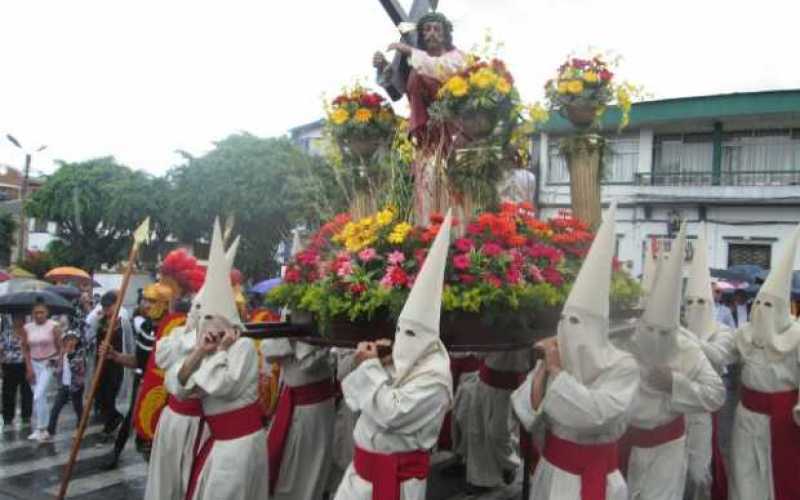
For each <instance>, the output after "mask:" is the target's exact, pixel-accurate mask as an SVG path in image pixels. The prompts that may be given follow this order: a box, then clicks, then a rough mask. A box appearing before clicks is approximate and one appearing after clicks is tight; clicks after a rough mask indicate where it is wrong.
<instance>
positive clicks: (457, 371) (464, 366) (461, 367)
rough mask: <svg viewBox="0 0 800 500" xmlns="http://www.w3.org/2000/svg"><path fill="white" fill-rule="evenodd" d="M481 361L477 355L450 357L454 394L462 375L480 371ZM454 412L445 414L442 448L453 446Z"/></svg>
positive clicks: (440, 438)
mask: <svg viewBox="0 0 800 500" xmlns="http://www.w3.org/2000/svg"><path fill="white" fill-rule="evenodd" d="M480 364H481V362H480V360H479V359H478V358H476V357H475V356H464V357H463V358H453V357H451V358H450V375H452V376H453V394H455V393H456V391H457V390H458V381H459V379H460V378H461V375H463V374H465V373H470V372H474V371H478V367H479V366H480ZM452 420H453V412H451V411H448V412H447V413H446V414H445V416H444V421H443V422H442V428H441V430H440V431H439V441H438V443H437V445H438V446H439V449H440V450H450V449H452V448H453V438H452V436H453V433H452V427H453V423H452Z"/></svg>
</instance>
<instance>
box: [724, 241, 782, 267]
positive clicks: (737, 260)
mask: <svg viewBox="0 0 800 500" xmlns="http://www.w3.org/2000/svg"><path fill="white" fill-rule="evenodd" d="M771 255H772V248H771V246H770V245H753V244H749V243H728V267H731V266H738V265H742V264H754V265H757V266H761V267H763V268H764V269H769V268H770V256H771Z"/></svg>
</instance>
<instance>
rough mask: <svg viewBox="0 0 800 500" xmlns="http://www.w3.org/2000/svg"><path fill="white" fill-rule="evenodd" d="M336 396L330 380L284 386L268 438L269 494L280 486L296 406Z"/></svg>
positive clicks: (315, 402)
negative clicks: (279, 476) (287, 440)
mask: <svg viewBox="0 0 800 500" xmlns="http://www.w3.org/2000/svg"><path fill="white" fill-rule="evenodd" d="M335 395H336V387H335V385H334V384H333V381H332V380H330V379H325V380H321V381H319V382H314V383H313V384H306V385H300V386H297V387H291V386H288V385H286V386H284V387H283V391H281V398H280V399H279V400H278V409H277V410H275V416H274V417H273V418H272V427H270V429H269V435H268V436H267V451H268V452H269V492H270V495H271V494H273V493H274V492H275V486H276V485H277V484H278V475H279V473H280V470H281V461H282V460H283V451H284V448H285V447H286V438H287V436H289V427H291V425H292V415H294V407H295V406H305V405H313V404H317V403H321V402H323V401H326V400H328V399H331V398H333V397H334V396H335Z"/></svg>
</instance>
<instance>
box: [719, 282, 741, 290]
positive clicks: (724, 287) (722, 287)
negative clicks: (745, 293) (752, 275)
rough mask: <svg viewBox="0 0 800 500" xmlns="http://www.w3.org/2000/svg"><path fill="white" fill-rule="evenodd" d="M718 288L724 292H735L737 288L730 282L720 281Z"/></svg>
mask: <svg viewBox="0 0 800 500" xmlns="http://www.w3.org/2000/svg"><path fill="white" fill-rule="evenodd" d="M717 288H719V289H720V290H723V291H724V290H735V289H736V288H737V287H736V285H734V284H733V283H730V282H728V281H725V280H719V281H717Z"/></svg>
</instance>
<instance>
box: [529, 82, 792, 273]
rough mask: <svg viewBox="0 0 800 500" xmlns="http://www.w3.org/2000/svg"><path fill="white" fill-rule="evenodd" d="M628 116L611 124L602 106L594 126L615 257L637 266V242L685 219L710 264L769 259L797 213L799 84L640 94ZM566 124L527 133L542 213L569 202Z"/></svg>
mask: <svg viewBox="0 0 800 500" xmlns="http://www.w3.org/2000/svg"><path fill="white" fill-rule="evenodd" d="M630 117H631V122H630V125H629V126H628V127H627V128H625V129H624V131H623V132H622V133H617V131H616V125H615V124H616V123H618V119H619V111H618V110H614V109H610V110H609V112H608V113H607V114H606V116H605V118H604V123H603V126H602V127H601V130H602V131H603V134H604V136H605V137H606V139H607V140H608V148H607V152H606V153H605V155H604V158H603V166H602V176H603V181H602V200H603V206H604V208H605V207H607V206H608V204H609V203H610V202H611V200H612V199H615V200H617V202H618V204H619V209H618V211H617V233H618V236H617V237H618V258H619V259H620V260H622V261H624V262H626V263H627V264H628V265H629V267H630V268H631V270H632V271H633V273H634V274H635V275H638V274H639V273H641V271H642V263H643V257H644V252H645V243H646V242H647V241H650V240H652V239H654V238H655V239H660V238H667V237H668V236H669V234H670V232H671V231H673V230H674V229H675V221H676V220H677V219H685V220H686V221H687V222H688V234H689V237H690V239H693V238H695V237H696V235H697V231H698V228H699V223H700V222H705V227H706V234H705V236H706V239H707V242H708V247H709V248H708V250H709V254H708V257H709V265H710V266H711V267H715V268H728V267H730V266H732V265H738V264H756V265H759V266H761V267H764V268H769V267H770V266H771V263H772V262H773V261H774V260H775V259H776V258H777V257H778V256H779V255H780V254H781V251H782V250H783V245H784V242H785V241H786V239H787V237H788V236H789V234H790V232H791V231H792V230H793V229H794V227H795V226H796V225H797V223H798V221H800V90H787V91H771V92H755V93H739V94H727V95H715V96H702V97H689V98H682V99H668V100H660V101H647V102H642V103H638V104H635V105H634V106H633V109H632V110H631V116H630ZM572 131H573V130H572V128H571V126H570V125H569V124H568V123H567V122H566V120H563V119H562V118H560V117H554V118H552V119H551V121H550V122H549V123H548V124H547V126H546V127H545V128H544V132H543V133H541V134H540V136H539V137H538V138H537V140H536V141H535V145H534V148H535V149H536V153H537V154H536V155H535V158H536V160H535V161H536V165H535V170H536V171H537V172H538V173H539V175H538V176H537V177H538V178H539V181H538V184H539V185H538V187H539V192H538V204H539V208H540V210H541V212H542V214H543V216H552V215H555V214H556V213H557V212H558V211H559V210H562V209H565V208H569V206H570V194H569V172H568V171H567V165H566V161H565V159H564V157H563V155H561V154H560V153H559V148H558V143H559V138H561V137H563V136H565V135H567V134H569V133H570V132H572ZM797 267H800V262H798V265H797V266H796V268H797Z"/></svg>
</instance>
